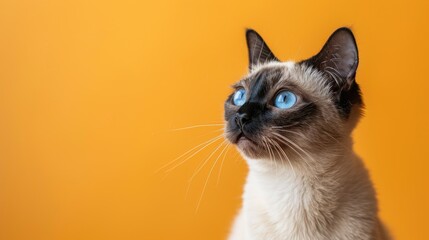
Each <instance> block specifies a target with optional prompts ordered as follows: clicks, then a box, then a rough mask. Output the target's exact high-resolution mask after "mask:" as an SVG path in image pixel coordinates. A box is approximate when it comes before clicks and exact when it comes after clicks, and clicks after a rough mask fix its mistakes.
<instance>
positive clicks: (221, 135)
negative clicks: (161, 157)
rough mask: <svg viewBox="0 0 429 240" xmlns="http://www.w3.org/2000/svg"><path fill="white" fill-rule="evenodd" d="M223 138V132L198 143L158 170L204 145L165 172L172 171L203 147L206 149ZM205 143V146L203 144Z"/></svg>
mask: <svg viewBox="0 0 429 240" xmlns="http://www.w3.org/2000/svg"><path fill="white" fill-rule="evenodd" d="M221 138H223V134H220V135H219V136H217V137H214V138H212V139H210V140H208V141H206V142H203V143H201V144H198V145H197V146H195V147H193V148H192V149H190V150H188V151H187V152H185V153H183V154H182V155H180V156H179V157H177V158H175V159H173V160H172V161H170V162H169V163H167V164H165V165H164V166H163V167H161V168H160V169H159V170H158V171H157V172H159V171H161V170H162V169H164V168H166V167H168V166H170V165H171V164H173V163H175V162H176V161H177V160H179V159H181V158H182V157H184V156H186V155H187V154H188V153H190V152H192V151H193V150H195V149H197V148H198V147H200V146H202V147H201V148H200V149H199V150H198V151H196V152H194V153H193V154H192V155H190V156H188V157H187V158H185V159H184V160H182V161H181V162H179V163H178V164H176V165H175V166H173V167H172V168H170V169H168V170H166V171H165V172H171V171H172V170H173V169H175V168H176V167H178V166H180V165H182V164H183V163H185V162H186V161H187V160H188V159H190V158H191V157H193V156H195V155H196V154H197V153H199V152H201V151H202V150H203V149H205V148H206V147H207V146H209V145H211V144H212V143H214V142H216V141H217V140H219V139H221ZM203 145H204V146H203Z"/></svg>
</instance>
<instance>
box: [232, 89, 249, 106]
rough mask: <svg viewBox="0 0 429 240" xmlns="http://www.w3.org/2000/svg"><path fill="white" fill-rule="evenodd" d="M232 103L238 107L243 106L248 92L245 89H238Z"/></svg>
mask: <svg viewBox="0 0 429 240" xmlns="http://www.w3.org/2000/svg"><path fill="white" fill-rule="evenodd" d="M232 102H233V103H234V105H236V106H241V105H243V104H244V103H245V102H246V90H244V89H243V88H240V89H238V90H237V91H236V92H235V93H234V96H233V98H232Z"/></svg>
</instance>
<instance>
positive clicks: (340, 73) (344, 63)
mask: <svg viewBox="0 0 429 240" xmlns="http://www.w3.org/2000/svg"><path fill="white" fill-rule="evenodd" d="M304 62H306V63H307V64H308V65H312V66H313V67H315V68H317V69H318V70H319V71H321V72H323V74H325V75H326V76H327V77H328V78H329V79H330V80H331V81H334V82H335V84H332V87H333V88H334V89H335V90H340V91H341V90H343V89H344V90H349V89H350V88H351V87H352V85H353V82H354V80H355V75H356V69H357V67H358V63H359V57H358V49H357V45H356V41H355V38H354V36H353V33H352V31H351V30H350V29H348V28H339V29H337V30H336V31H335V32H334V33H333V34H332V35H331V36H330V37H329V39H328V41H327V42H326V43H325V45H324V46H323V48H322V50H321V51H320V52H319V53H318V54H317V55H316V56H314V57H312V58H310V59H308V60H306V61H304Z"/></svg>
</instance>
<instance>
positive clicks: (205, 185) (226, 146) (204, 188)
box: [195, 143, 229, 212]
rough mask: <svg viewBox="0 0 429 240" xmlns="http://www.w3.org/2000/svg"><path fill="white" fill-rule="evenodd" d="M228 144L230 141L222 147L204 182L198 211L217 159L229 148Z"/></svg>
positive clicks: (196, 210)
mask: <svg viewBox="0 0 429 240" xmlns="http://www.w3.org/2000/svg"><path fill="white" fill-rule="evenodd" d="M228 146H229V143H227V144H226V145H225V147H224V148H223V149H222V151H221V152H220V154H219V155H218V156H217V158H216V160H215V161H214V163H213V165H212V167H211V168H210V171H209V175H208V176H207V178H206V181H205V182H204V187H203V190H202V192H201V195H200V199H198V204H197V208H196V209H195V212H198V209H199V208H200V204H201V200H202V199H203V196H204V193H205V191H206V187H207V183H208V182H209V179H210V176H211V175H212V172H213V169H214V168H215V166H216V164H217V161H218V160H219V158H220V156H222V154H223V153H224V151H225V150H226V149H227V148H228Z"/></svg>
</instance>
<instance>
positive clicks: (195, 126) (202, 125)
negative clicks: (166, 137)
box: [170, 123, 225, 131]
mask: <svg viewBox="0 0 429 240" xmlns="http://www.w3.org/2000/svg"><path fill="white" fill-rule="evenodd" d="M223 125H225V124H224V123H213V124H198V125H193V126H188V127H181V128H174V129H171V130H170V131H181V130H188V129H193V128H201V127H217V126H223Z"/></svg>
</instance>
